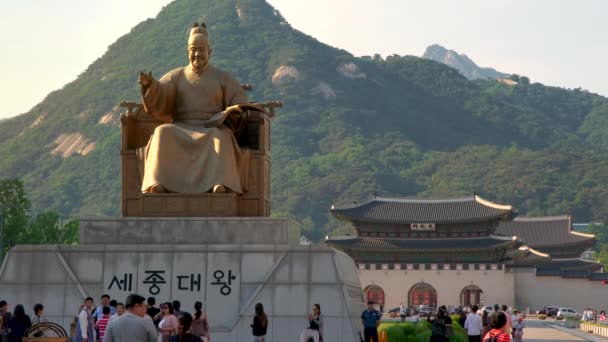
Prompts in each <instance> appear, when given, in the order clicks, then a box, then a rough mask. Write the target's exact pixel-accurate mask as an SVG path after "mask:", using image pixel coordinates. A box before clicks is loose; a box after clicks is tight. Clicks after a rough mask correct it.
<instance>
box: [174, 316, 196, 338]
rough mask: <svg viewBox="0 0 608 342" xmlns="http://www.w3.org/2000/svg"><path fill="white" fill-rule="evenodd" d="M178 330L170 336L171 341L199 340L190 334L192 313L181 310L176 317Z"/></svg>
mask: <svg viewBox="0 0 608 342" xmlns="http://www.w3.org/2000/svg"><path fill="white" fill-rule="evenodd" d="M178 325H179V326H178V332H177V334H175V335H173V336H171V342H200V341H201V339H200V337H198V336H195V335H194V334H192V315H190V314H189V313H187V312H182V313H181V314H180V315H179V318H178Z"/></svg>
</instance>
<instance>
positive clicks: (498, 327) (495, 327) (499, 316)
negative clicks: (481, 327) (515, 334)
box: [483, 311, 511, 342]
mask: <svg viewBox="0 0 608 342" xmlns="http://www.w3.org/2000/svg"><path fill="white" fill-rule="evenodd" d="M490 317H491V318H492V322H491V323H490V327H491V328H492V330H490V331H488V333H487V334H485V335H484V337H483V342H489V341H495V342H511V335H509V334H508V333H506V332H505V326H506V325H507V315H506V314H505V313H504V312H502V311H498V312H497V313H493V314H492V315H491V316H490Z"/></svg>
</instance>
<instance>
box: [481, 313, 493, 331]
mask: <svg viewBox="0 0 608 342" xmlns="http://www.w3.org/2000/svg"><path fill="white" fill-rule="evenodd" d="M481 323H482V324H483V331H482V332H481V336H486V334H487V333H488V331H490V329H491V328H490V323H492V315H490V313H489V312H488V310H483V312H482V314H481Z"/></svg>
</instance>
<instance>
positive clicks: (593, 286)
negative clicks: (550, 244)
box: [514, 268, 608, 313]
mask: <svg viewBox="0 0 608 342" xmlns="http://www.w3.org/2000/svg"><path fill="white" fill-rule="evenodd" d="M514 272H515V273H514V278H515V285H516V286H515V303H516V305H517V306H518V307H521V308H522V309H523V310H525V309H526V308H530V311H531V312H536V311H537V310H539V309H542V307H543V306H545V305H556V306H560V307H568V308H572V309H574V310H576V311H578V312H580V313H582V312H583V310H584V309H585V308H587V307H592V308H596V309H604V310H605V309H607V308H608V286H605V285H602V282H601V281H591V280H588V279H576V278H574V279H572V278H562V277H538V276H536V270H535V269H534V268H520V269H516V270H515V271H514Z"/></svg>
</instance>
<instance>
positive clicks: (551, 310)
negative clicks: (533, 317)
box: [536, 305, 559, 317]
mask: <svg viewBox="0 0 608 342" xmlns="http://www.w3.org/2000/svg"><path fill="white" fill-rule="evenodd" d="M557 310H559V307H557V306H554V305H546V306H544V307H543V308H542V309H540V310H538V311H536V314H537V315H547V316H549V317H552V316H555V315H557Z"/></svg>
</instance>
